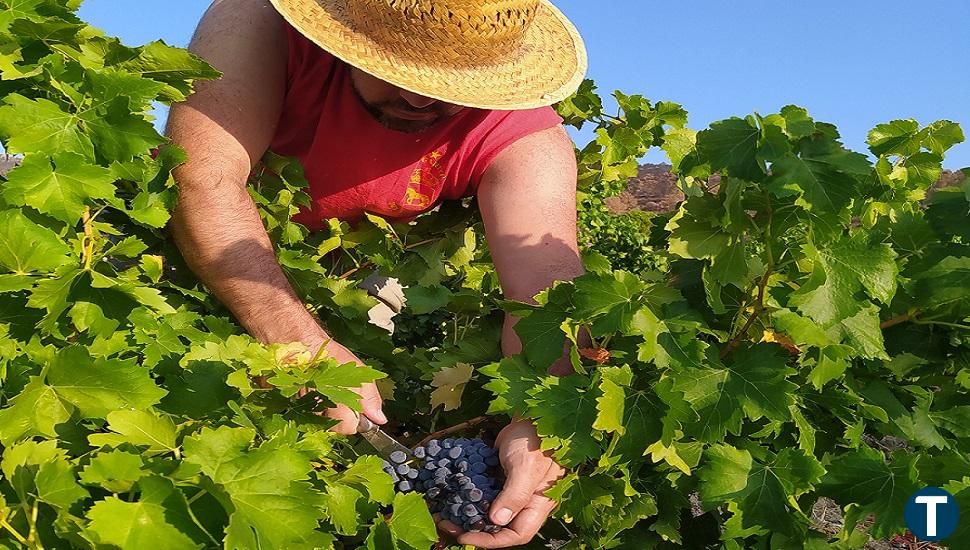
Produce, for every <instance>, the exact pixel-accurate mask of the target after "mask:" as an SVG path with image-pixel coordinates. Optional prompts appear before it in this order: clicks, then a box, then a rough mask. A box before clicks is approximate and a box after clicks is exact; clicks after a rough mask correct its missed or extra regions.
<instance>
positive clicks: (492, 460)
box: [485, 455, 499, 466]
mask: <svg viewBox="0 0 970 550" xmlns="http://www.w3.org/2000/svg"><path fill="white" fill-rule="evenodd" d="M498 462H499V460H498V457H497V456H495V455H489V456H486V457H485V464H487V465H488V466H498Z"/></svg>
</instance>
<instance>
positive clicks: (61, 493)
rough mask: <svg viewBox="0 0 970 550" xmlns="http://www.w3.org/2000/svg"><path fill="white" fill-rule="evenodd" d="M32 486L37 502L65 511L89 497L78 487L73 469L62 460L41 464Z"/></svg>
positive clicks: (57, 459)
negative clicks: (34, 488)
mask: <svg viewBox="0 0 970 550" xmlns="http://www.w3.org/2000/svg"><path fill="white" fill-rule="evenodd" d="M34 484H35V485H36V486H37V500H39V501H41V502H46V503H47V504H50V505H51V506H54V507H56V508H62V509H65V510H66V509H68V508H70V507H71V506H72V505H73V504H74V503H75V502H77V501H79V500H83V499H86V498H88V497H89V496H90V495H89V494H88V492H87V491H86V490H84V489H83V488H81V486H80V485H78V483H77V479H76V478H75V476H74V468H72V467H71V464H70V463H69V462H68V461H67V460H65V459H63V458H56V459H54V460H51V461H49V462H45V463H43V464H41V465H40V468H38V469H37V477H35V478H34Z"/></svg>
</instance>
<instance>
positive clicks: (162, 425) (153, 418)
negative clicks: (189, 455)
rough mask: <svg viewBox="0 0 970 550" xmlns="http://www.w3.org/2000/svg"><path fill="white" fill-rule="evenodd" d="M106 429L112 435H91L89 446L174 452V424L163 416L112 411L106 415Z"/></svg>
mask: <svg viewBox="0 0 970 550" xmlns="http://www.w3.org/2000/svg"><path fill="white" fill-rule="evenodd" d="M107 419H108V428H109V429H111V431H112V432H115V433H113V434H92V435H90V436H89V437H88V441H90V443H91V445H94V446H95V447H101V446H104V445H119V444H121V443H130V444H132V445H144V446H147V447H148V451H150V452H166V451H168V452H171V451H175V450H176V447H177V445H176V443H175V437H176V430H175V424H173V423H172V421H171V420H170V419H169V418H168V417H165V416H158V415H156V414H153V413H150V412H146V411H113V412H110V413H108V416H107Z"/></svg>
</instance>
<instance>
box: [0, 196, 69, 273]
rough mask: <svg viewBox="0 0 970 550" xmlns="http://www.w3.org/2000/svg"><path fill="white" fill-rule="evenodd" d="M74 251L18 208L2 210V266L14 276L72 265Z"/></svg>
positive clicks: (0, 214)
mask: <svg viewBox="0 0 970 550" xmlns="http://www.w3.org/2000/svg"><path fill="white" fill-rule="evenodd" d="M70 252H71V250H70V249H69V248H68V247H67V245H65V244H64V243H63V242H62V241H61V240H60V238H59V237H58V236H57V234H56V233H54V232H53V231H51V230H50V229H47V228H46V227H44V226H41V225H38V224H36V223H34V222H32V221H30V219H28V218H27V216H24V214H23V212H21V211H20V210H19V209H11V210H3V211H0V265H2V266H3V267H5V268H7V269H9V270H10V271H12V272H14V273H20V274H24V273H32V272H44V271H52V270H54V269H56V268H58V267H60V266H62V265H66V264H67V263H68V262H70V257H69V256H68V255H69V254H70Z"/></svg>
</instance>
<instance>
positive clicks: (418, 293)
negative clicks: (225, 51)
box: [404, 286, 453, 315]
mask: <svg viewBox="0 0 970 550" xmlns="http://www.w3.org/2000/svg"><path fill="white" fill-rule="evenodd" d="M452 295H453V294H452V292H451V291H450V290H448V288H446V287H444V286H435V287H424V286H409V287H408V288H406V289H404V296H405V297H406V298H407V307H408V309H410V310H411V311H412V312H413V313H414V314H416V315H422V314H425V313H431V312H432V311H435V310H437V309H440V308H442V307H444V306H445V305H447V304H448V301H449V300H450V299H451V297H452Z"/></svg>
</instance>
